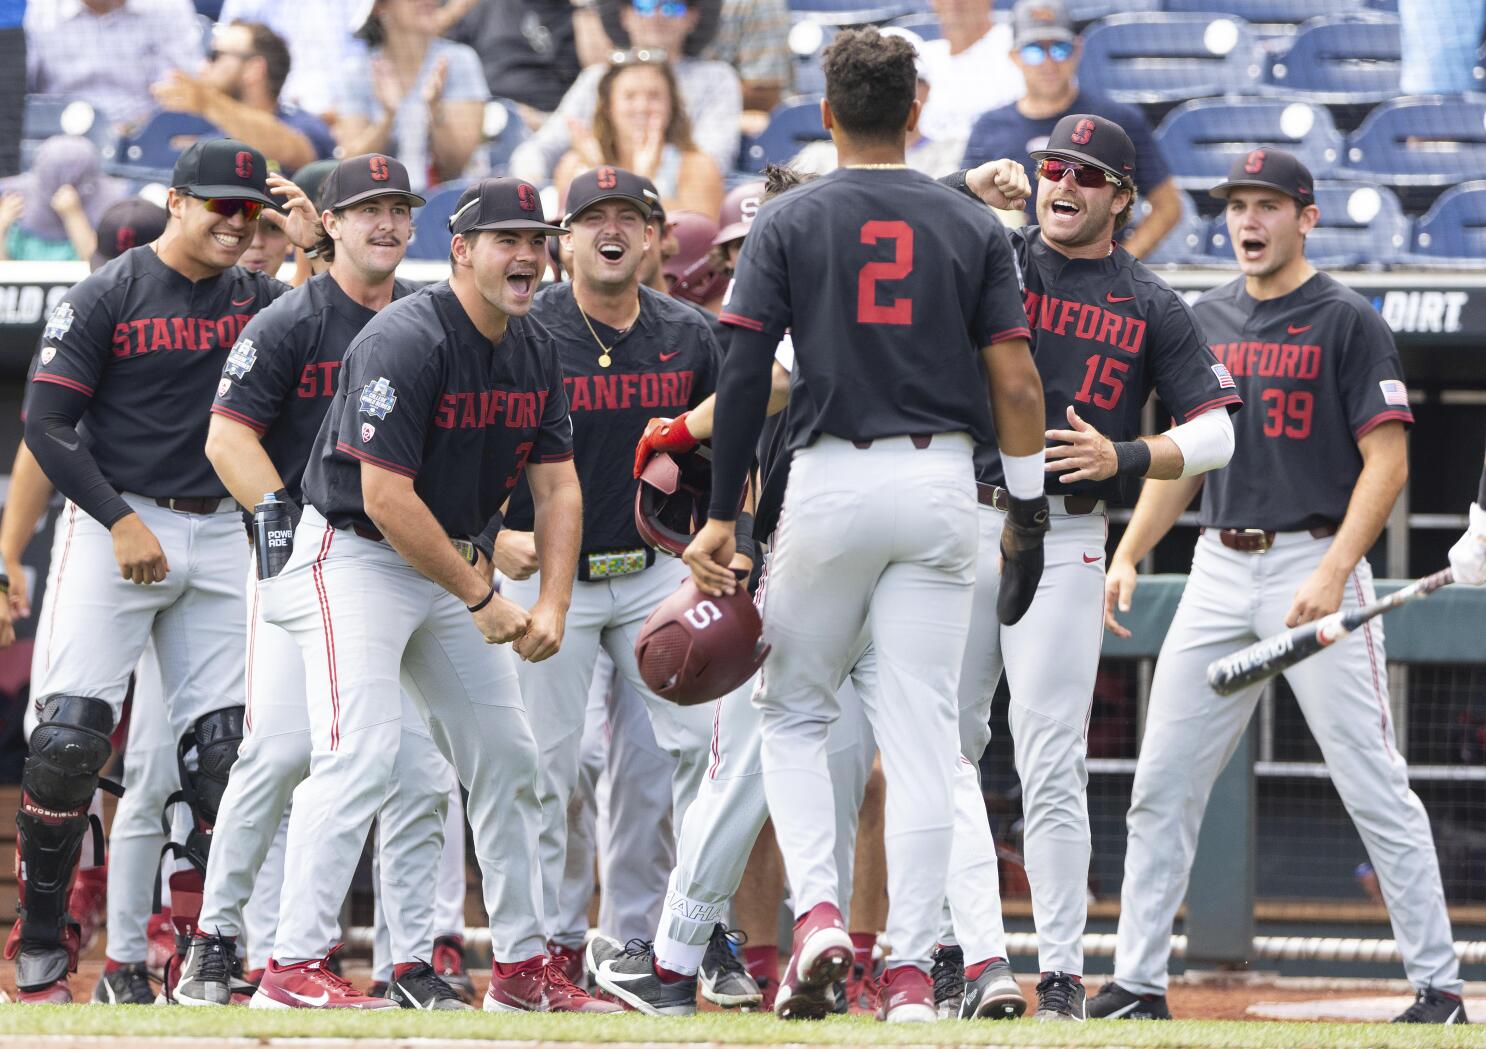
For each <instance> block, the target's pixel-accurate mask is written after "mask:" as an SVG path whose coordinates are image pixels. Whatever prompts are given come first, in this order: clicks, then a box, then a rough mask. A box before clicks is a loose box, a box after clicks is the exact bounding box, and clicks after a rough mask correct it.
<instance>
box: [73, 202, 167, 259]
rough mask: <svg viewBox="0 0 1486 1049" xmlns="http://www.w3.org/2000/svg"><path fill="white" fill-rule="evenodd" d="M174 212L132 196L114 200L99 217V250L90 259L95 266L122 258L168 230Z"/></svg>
mask: <svg viewBox="0 0 1486 1049" xmlns="http://www.w3.org/2000/svg"><path fill="white" fill-rule="evenodd" d="M168 218H170V213H169V212H167V211H166V210H165V209H164V208H162V207H161V206H160V205H159V204H151V203H150V202H149V201H148V200H145V199H143V198H141V197H129V198H127V199H125V200H121V201H118V202H116V203H114V204H110V205H109V207H108V210H106V211H105V212H104V213H103V214H102V215H101V216H99V218H98V250H97V251H95V252H93V257H92V258H91V259H90V260H89V263H90V264H91V265H92V267H93V269H95V270H96V269H97V268H98V267H99V266H102V265H103V264H104V263H105V262H110V261H112V260H113V259H116V258H118V257H119V256H120V255H122V254H124V252H126V251H128V250H129V249H130V248H137V247H139V246H140V245H141V244H148V243H150V242H151V241H153V240H157V239H158V238H159V236H160V234H162V233H164V232H165V220H166V219H168Z"/></svg>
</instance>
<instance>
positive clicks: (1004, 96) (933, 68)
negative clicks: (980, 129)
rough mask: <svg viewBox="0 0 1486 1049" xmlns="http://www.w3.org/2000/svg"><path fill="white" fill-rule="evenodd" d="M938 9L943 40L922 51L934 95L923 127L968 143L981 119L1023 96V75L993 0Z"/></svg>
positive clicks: (937, 2) (960, 1)
mask: <svg viewBox="0 0 1486 1049" xmlns="http://www.w3.org/2000/svg"><path fill="white" fill-rule="evenodd" d="M933 6H934V14H935V15H937V16H938V18H939V28H940V31H941V32H942V33H943V38H942V39H940V40H931V41H929V42H928V43H925V44H923V45H922V46H921V47H920V48H919V57H920V59H921V61H922V65H923V70H922V72H921V75H920V77H919V79H920V80H923V81H926V82H929V83H932V84H933V85H934V91H933V93H932V94H931V95H930V96H929V99H928V101H926V102H925V103H924V109H923V113H922V114H921V115H920V116H919V118H918V126H919V130H920V131H921V132H922V133H923V134H924V135H925V136H927V137H928V138H930V139H932V140H934V141H936V142H947V141H950V140H958V141H960V142H964V141H965V140H966V139H967V138H969V137H970V125H971V124H973V123H975V118H976V117H978V116H980V115H981V114H982V113H984V112H986V111H987V110H991V109H995V108H996V107H997V106H1004V105H1006V104H1007V103H1008V102H1013V101H1015V100H1016V99H1017V98H1019V97H1021V94H1022V77H1021V74H1020V73H1019V72H1017V67H1016V66H1015V65H1013V64H1012V62H1011V59H1010V58H1008V57H1007V52H1008V51H1009V50H1010V49H1011V27H1010V26H1008V25H1007V24H1006V23H1004V22H1000V23H993V22H992V21H991V3H990V0H933ZM936 174H943V172H936Z"/></svg>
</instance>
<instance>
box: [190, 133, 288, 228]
mask: <svg viewBox="0 0 1486 1049" xmlns="http://www.w3.org/2000/svg"><path fill="white" fill-rule="evenodd" d="M170 188H171V189H180V190H185V191H186V192H187V193H189V194H191V195H192V196H193V197H203V198H207V199H210V198H212V197H224V198H228V199H231V200H256V201H258V202H259V203H260V204H267V205H268V206H269V207H271V208H274V209H276V210H278V211H283V210H284V202H283V201H282V200H280V199H279V198H278V197H275V196H273V195H272V194H270V193H269V192H268V161H266V160H264V159H263V154H262V153H260V152H258V151H257V150H256V149H254V148H253V147H252V146H250V145H248V144H247V143H246V142H239V141H238V140H237V139H235V138H202V139H197V140H196V141H195V142H193V143H191V145H190V146H188V147H187V148H186V151H185V152H184V153H182V154H181V155H180V157H179V158H177V160H176V162H175V170H174V171H172V172H171V174H170Z"/></svg>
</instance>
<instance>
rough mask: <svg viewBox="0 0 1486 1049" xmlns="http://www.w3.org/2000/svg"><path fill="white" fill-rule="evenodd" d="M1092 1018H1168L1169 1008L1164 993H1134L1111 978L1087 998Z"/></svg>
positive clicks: (1169, 1015)
mask: <svg viewBox="0 0 1486 1049" xmlns="http://www.w3.org/2000/svg"><path fill="white" fill-rule="evenodd" d="M1088 1013H1089V1018H1090V1019H1093V1020H1170V1019H1171V1009H1170V1007H1169V1006H1167V1004H1166V996H1165V995H1164V994H1136V993H1135V992H1134V991H1127V990H1125V988H1123V987H1121V986H1120V985H1119V984H1117V983H1115V982H1114V981H1113V980H1111V981H1110V982H1109V983H1107V984H1105V985H1104V986H1103V987H1101V988H1099V993H1098V994H1096V995H1094V997H1093V998H1090V999H1089V1005H1088Z"/></svg>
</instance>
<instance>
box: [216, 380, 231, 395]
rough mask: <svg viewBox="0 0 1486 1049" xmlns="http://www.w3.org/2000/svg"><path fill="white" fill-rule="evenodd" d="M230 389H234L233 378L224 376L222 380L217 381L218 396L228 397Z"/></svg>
mask: <svg viewBox="0 0 1486 1049" xmlns="http://www.w3.org/2000/svg"><path fill="white" fill-rule="evenodd" d="M230 389H232V380H231V379H229V378H227V377H226V376H223V377H222V381H221V382H219V383H217V396H218V397H226V396H227V391H228V390H230Z"/></svg>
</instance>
